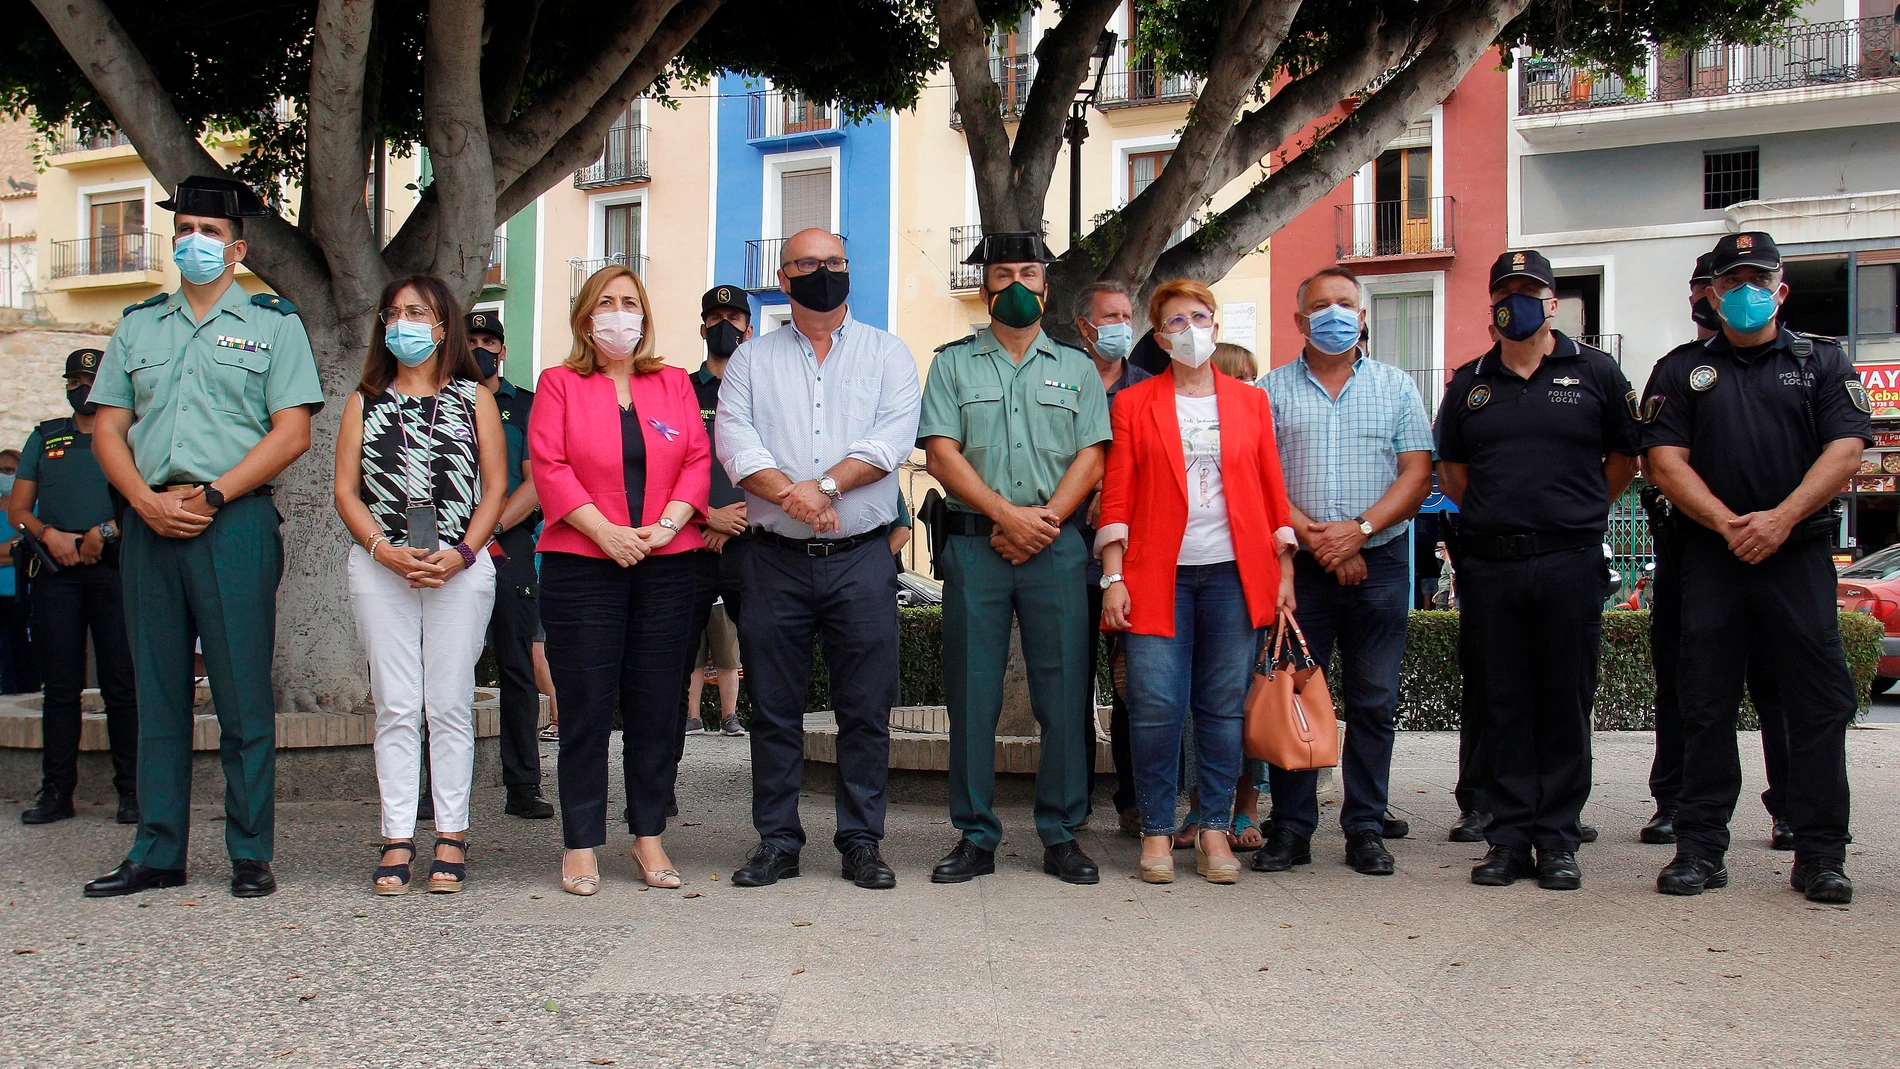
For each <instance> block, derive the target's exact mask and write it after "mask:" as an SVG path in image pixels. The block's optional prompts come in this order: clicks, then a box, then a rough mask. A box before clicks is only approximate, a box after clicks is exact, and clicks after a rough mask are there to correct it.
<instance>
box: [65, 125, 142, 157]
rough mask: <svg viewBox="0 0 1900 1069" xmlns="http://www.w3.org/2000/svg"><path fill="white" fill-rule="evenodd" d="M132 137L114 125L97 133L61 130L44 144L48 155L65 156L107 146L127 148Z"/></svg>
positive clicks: (94, 150) (130, 143)
mask: <svg viewBox="0 0 1900 1069" xmlns="http://www.w3.org/2000/svg"><path fill="white" fill-rule="evenodd" d="M131 145H132V139H131V138H130V137H127V136H126V134H125V131H123V130H120V129H118V128H116V127H114V128H111V129H106V130H100V131H98V132H97V133H92V134H82V133H80V132H79V131H77V130H70V129H68V130H63V131H61V132H60V133H59V134H58V135H56V136H54V137H53V138H52V139H50V140H49V141H48V142H47V144H46V154H47V155H48V156H67V155H71V154H72V153H75V152H97V151H99V150H100V149H108V148H129V147H131Z"/></svg>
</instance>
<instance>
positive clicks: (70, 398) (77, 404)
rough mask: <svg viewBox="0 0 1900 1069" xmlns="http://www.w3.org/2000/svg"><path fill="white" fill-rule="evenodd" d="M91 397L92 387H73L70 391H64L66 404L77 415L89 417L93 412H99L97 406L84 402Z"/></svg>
mask: <svg viewBox="0 0 1900 1069" xmlns="http://www.w3.org/2000/svg"><path fill="white" fill-rule="evenodd" d="M91 396H92V387H90V386H75V387H73V388H72V389H70V390H67V391H66V403H67V404H69V405H71V406H73V411H74V412H76V413H78V414H79V415H82V416H90V415H92V414H93V413H94V412H97V411H99V406H98V405H95V404H93V403H92V402H91V401H88V400H86V398H88V397H91Z"/></svg>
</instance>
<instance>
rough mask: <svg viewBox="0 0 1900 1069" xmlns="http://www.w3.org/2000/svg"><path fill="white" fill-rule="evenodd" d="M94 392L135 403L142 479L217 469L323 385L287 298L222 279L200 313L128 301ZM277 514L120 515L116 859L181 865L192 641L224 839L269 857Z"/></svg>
mask: <svg viewBox="0 0 1900 1069" xmlns="http://www.w3.org/2000/svg"><path fill="white" fill-rule="evenodd" d="M91 399H92V400H93V401H96V402H98V403H99V404H101V405H111V406H113V407H115V408H128V409H131V410H132V428H131V431H130V433H129V435H128V438H129V440H130V443H131V447H132V456H133V459H134V460H135V461H136V462H137V464H138V469H139V476H140V478H141V479H143V480H144V482H145V483H146V485H148V486H153V487H165V486H170V485H176V484H180V483H208V482H211V481H213V480H215V479H217V478H218V477H220V476H222V475H223V474H224V473H225V472H227V471H230V470H231V469H232V468H234V467H236V466H237V464H238V462H239V461H241V460H243V459H244V456H245V454H247V453H249V452H250V450H251V449H252V448H253V447H254V446H256V445H257V443H258V442H259V441H261V440H262V439H263V438H264V435H265V434H266V433H268V432H269V431H270V427H271V417H272V415H273V414H274V413H277V412H281V411H283V410H284V409H287V408H294V407H296V406H299V405H308V406H310V407H311V410H312V411H315V410H316V409H318V408H321V407H322V406H323V389H322V386H321V385H320V384H319V382H318V380H317V365H316V360H315V358H314V357H313V356H312V355H311V352H310V339H309V337H308V336H306V335H305V333H304V329H303V322H302V321H301V320H300V319H298V317H297V309H296V307H295V306H293V305H292V304H291V303H290V302H289V301H286V300H284V299H283V298H281V297H278V296H275V295H272V294H259V295H257V296H252V295H250V294H248V293H246V292H244V290H243V289H242V288H241V287H239V286H238V284H237V283H236V281H232V282H231V284H230V285H229V287H228V288H226V289H225V291H224V294H223V296H221V297H219V298H218V301H217V303H216V304H215V305H213V306H212V307H211V309H210V310H209V311H208V312H207V313H206V314H205V316H204V317H203V318H202V319H200V318H198V317H197V316H195V315H194V314H193V313H192V310H191V305H190V303H189V302H188V301H187V300H186V299H185V296H184V294H183V293H182V292H181V293H177V294H162V293H161V294H159V295H158V296H156V297H153V298H151V299H150V300H146V301H142V302H140V303H138V304H135V305H133V306H131V307H130V308H127V309H126V310H125V315H124V318H122V319H121V320H120V321H119V327H118V329H117V330H115V331H113V333H112V340H111V342H110V343H108V344H107V346H106V355H105V359H104V360H103V361H102V362H101V363H100V367H99V375H98V378H97V381H95V382H94V384H93V387H92V395H91ZM281 523H282V519H281V518H280V517H279V516H278V513H277V508H276V505H275V504H274V503H273V501H272V498H271V496H270V495H269V493H268V492H265V491H260V492H257V493H252V494H247V495H245V496H244V497H241V498H233V499H229V500H227V501H226V503H225V506H224V508H222V509H220V510H219V511H218V513H217V515H216V517H214V518H213V519H212V521H211V523H210V525H209V526H207V527H206V528H205V529H204V531H203V532H202V533H200V534H198V535H197V536H195V537H192V538H184V539H177V538H165V537H161V536H160V535H158V534H156V533H154V532H153V531H152V529H151V528H149V527H147V526H146V525H145V521H144V520H143V519H141V518H140V517H139V515H138V512H137V511H136V510H134V509H127V510H126V512H125V517H124V523H123V527H124V532H125V533H124V536H123V539H124V549H123V550H122V551H121V558H120V567H121V570H122V572H123V578H124V584H125V607H126V630H127V632H128V637H129V638H130V639H131V643H132V658H133V665H134V668H135V671H136V672H137V676H138V700H139V762H138V769H139V771H138V782H139V806H140V816H141V820H140V822H139V830H138V837H137V839H136V840H135V841H134V842H133V845H132V850H131V852H130V853H129V854H128V855H127V856H128V857H129V858H130V859H131V860H133V861H135V862H138V863H139V864H141V865H146V866H150V867H152V868H160V869H182V868H184V867H185V847H186V842H187V839H188V835H189V831H190V819H191V735H192V698H193V684H192V652H193V645H194V643H197V642H202V644H203V648H204V660H205V670H206V672H207V673H208V675H209V676H210V681H211V696H212V703H213V705H214V706H215V707H216V710H217V715H218V728H219V737H220V741H219V755H220V758H221V761H222V764H223V767H224V782H225V791H224V811H225V818H226V819H225V825H224V841H225V846H226V848H227V849H228V850H229V852H230V856H231V858H232V860H234V861H235V860H239V859H246V858H248V859H254V860H258V861H269V860H270V859H271V853H272V844H273V827H274V824H273V822H274V819H275V793H276V765H277V762H276V742H277V740H276V734H277V727H276V703H275V701H274V699H273V697H272V694H271V653H272V650H273V648H274V647H275V645H276V637H277V634H276V632H277V584H278V580H279V579H280V577H281V576H282V573H283V556H284V554H283V539H282V538H281V536H280V535H279V533H278V527H279V526H280V524H281ZM338 596H339V597H340V596H342V595H341V594H340V593H339V595H338Z"/></svg>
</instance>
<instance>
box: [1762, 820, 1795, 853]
mask: <svg viewBox="0 0 1900 1069" xmlns="http://www.w3.org/2000/svg"><path fill="white" fill-rule="evenodd" d="M1768 845H1769V847H1771V848H1772V849H1775V850H1793V849H1794V825H1792V824H1790V823H1788V822H1787V821H1785V820H1783V819H1781V818H1780V817H1776V818H1775V826H1774V828H1773V830H1772V831H1770V832H1769V834H1768Z"/></svg>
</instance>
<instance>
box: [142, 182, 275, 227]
mask: <svg viewBox="0 0 1900 1069" xmlns="http://www.w3.org/2000/svg"><path fill="white" fill-rule="evenodd" d="M158 206H159V207H160V208H163V209H165V210H166V211H168V212H175V213H177V214H179V215H198V216H203V217H204V218H206V219H258V218H262V217H264V216H267V215H270V214H271V210H270V208H269V207H268V206H266V205H265V204H264V202H263V201H262V200H261V199H259V197H258V195H257V194H256V193H253V192H251V187H250V186H247V185H245V184H244V183H242V182H236V181H233V180H231V179H229V178H212V177H209V176H207V175H197V174H194V175H192V176H191V177H190V178H187V179H185V180H184V181H183V182H180V183H178V189H177V191H176V192H174V193H173V194H172V198H171V199H170V200H161V201H159V202H158Z"/></svg>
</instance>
